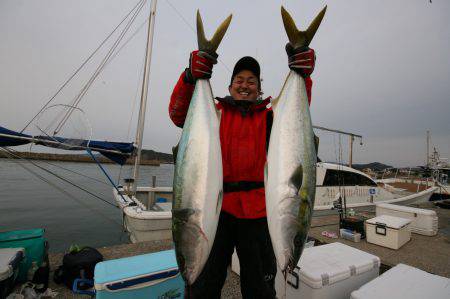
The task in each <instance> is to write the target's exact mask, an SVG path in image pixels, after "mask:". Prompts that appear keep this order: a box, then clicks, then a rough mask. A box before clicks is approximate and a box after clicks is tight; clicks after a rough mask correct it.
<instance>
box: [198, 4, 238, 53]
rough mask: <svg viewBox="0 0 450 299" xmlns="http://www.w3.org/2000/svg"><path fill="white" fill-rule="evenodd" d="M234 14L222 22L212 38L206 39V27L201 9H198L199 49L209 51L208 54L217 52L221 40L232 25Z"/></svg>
mask: <svg viewBox="0 0 450 299" xmlns="http://www.w3.org/2000/svg"><path fill="white" fill-rule="evenodd" d="M232 16H233V15H229V16H228V18H226V19H225V20H224V21H223V22H222V24H220V26H219V27H218V28H217V30H216V32H215V33H214V35H213V37H212V39H211V40H208V39H206V36H205V29H204V27H203V21H202V17H201V16H200V11H199V10H197V42H198V49H199V50H200V51H204V52H207V53H208V54H214V53H216V50H217V48H218V47H219V44H220V42H221V41H222V38H223V36H224V35H225V32H226V31H227V29H228V26H229V25H230V22H231V18H232Z"/></svg>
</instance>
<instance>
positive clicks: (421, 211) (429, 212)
mask: <svg viewBox="0 0 450 299" xmlns="http://www.w3.org/2000/svg"><path fill="white" fill-rule="evenodd" d="M376 206H377V207H380V208H383V209H387V210H393V211H401V212H407V213H415V214H419V215H427V216H436V212H435V211H432V210H427V209H419V208H413V207H407V206H400V205H394V204H390V203H379V204H376Z"/></svg>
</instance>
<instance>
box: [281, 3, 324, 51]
mask: <svg viewBox="0 0 450 299" xmlns="http://www.w3.org/2000/svg"><path fill="white" fill-rule="evenodd" d="M326 10H327V7H326V6H325V7H324V8H323V9H322V11H321V12H319V14H318V15H317V16H316V18H315V19H314V20H313V21H312V22H311V24H310V25H309V27H308V29H306V31H300V30H298V29H297V26H296V25H295V22H294V20H293V19H292V17H291V15H290V14H289V13H288V12H287V10H286V9H285V8H284V7H283V6H281V17H282V19H283V24H284V29H285V30H286V34H287V36H288V38H289V42H290V43H291V44H292V46H293V47H294V48H300V47H307V46H309V44H310V43H311V40H312V39H313V37H314V35H315V34H316V31H317V29H318V28H319V26H320V23H321V22H322V19H323V16H324V15H325V12H326Z"/></svg>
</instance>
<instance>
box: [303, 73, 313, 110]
mask: <svg viewBox="0 0 450 299" xmlns="http://www.w3.org/2000/svg"><path fill="white" fill-rule="evenodd" d="M312 84H313V81H312V80H311V77H306V78H305V87H306V95H307V96H308V102H309V105H311V89H312Z"/></svg>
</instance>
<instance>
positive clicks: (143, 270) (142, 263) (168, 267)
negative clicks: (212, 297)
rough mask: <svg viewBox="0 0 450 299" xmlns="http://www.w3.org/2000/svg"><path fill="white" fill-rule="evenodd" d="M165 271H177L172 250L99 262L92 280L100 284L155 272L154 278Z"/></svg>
mask: <svg viewBox="0 0 450 299" xmlns="http://www.w3.org/2000/svg"><path fill="white" fill-rule="evenodd" d="M166 272H170V273H171V274H174V272H177V273H178V272H179V271H178V265H177V261H176V258H175V251H174V250H167V251H160V252H155V253H149V254H143V255H138V256H132V257H127V258H121V259H115V260H109V261H104V262H100V263H98V264H97V265H96V266H95V272H94V280H95V284H96V285H101V284H109V283H112V282H119V281H127V280H132V279H133V280H134V279H136V278H140V277H149V276H152V274H156V276H154V278H155V279H160V278H161V277H160V276H161V275H160V274H161V273H166ZM172 272H173V273H172ZM163 276H164V275H163ZM150 278H151V277H150Z"/></svg>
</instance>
